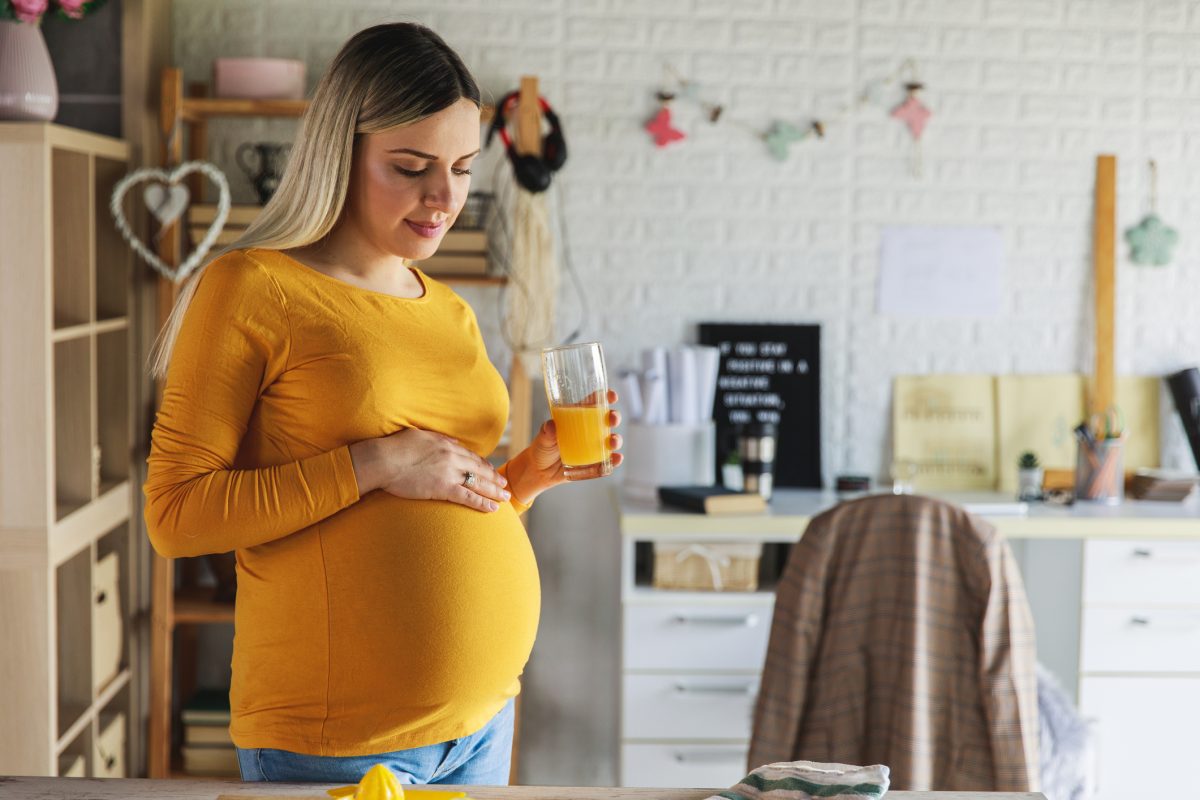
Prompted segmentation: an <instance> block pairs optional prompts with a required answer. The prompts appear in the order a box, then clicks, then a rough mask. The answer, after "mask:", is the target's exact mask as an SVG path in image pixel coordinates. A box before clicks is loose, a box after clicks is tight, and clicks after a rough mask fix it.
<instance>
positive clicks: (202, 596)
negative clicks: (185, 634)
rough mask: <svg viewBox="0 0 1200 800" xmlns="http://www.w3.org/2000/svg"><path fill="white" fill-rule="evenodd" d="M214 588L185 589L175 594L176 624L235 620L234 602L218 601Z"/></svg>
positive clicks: (200, 623)
mask: <svg viewBox="0 0 1200 800" xmlns="http://www.w3.org/2000/svg"><path fill="white" fill-rule="evenodd" d="M211 595H212V590H211V589H207V590H198V591H197V590H185V591H179V592H177V593H176V594H175V614H174V615H173V618H174V621H175V624H176V625H203V624H207V623H213V622H233V603H218V602H216V601H214V600H213V599H212V596H211Z"/></svg>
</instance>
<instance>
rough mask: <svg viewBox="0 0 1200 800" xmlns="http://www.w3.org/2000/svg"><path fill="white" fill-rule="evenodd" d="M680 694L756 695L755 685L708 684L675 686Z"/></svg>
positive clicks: (679, 684) (681, 684)
mask: <svg viewBox="0 0 1200 800" xmlns="http://www.w3.org/2000/svg"><path fill="white" fill-rule="evenodd" d="M675 691H676V692H678V693H679V694H746V695H752V694H754V684H753V683H725V684H721V683H706V684H699V685H696V686H688V685H687V684H686V683H677V684H675Z"/></svg>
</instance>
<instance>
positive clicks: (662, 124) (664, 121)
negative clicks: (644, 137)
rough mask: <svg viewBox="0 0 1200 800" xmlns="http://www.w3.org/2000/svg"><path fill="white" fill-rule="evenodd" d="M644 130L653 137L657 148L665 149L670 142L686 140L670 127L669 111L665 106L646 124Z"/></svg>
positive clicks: (682, 134)
mask: <svg viewBox="0 0 1200 800" xmlns="http://www.w3.org/2000/svg"><path fill="white" fill-rule="evenodd" d="M646 130H648V131H649V132H650V135H651V136H653V137H654V144H655V146H657V147H666V146H667V145H669V144H670V143H671V142H678V141H682V140H683V139H686V138H687V136H686V135H685V134H684V132H683V131H681V130H679V129H677V128H673V127H671V109H669V108H667V107H666V106H663V107H662V108H660V109H659V110H658V113H657V114H655V115H654V118H653V119H652V120H650V121H649V122H647V123H646Z"/></svg>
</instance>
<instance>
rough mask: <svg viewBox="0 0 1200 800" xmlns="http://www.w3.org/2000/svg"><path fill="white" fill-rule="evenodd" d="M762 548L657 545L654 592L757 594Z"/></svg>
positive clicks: (751, 545)
mask: <svg viewBox="0 0 1200 800" xmlns="http://www.w3.org/2000/svg"><path fill="white" fill-rule="evenodd" d="M761 558H762V544H761V543H759V542H753V543H746V544H743V543H737V544H726V543H723V542H704V543H699V542H693V543H680V544H673V543H667V542H655V543H654V588H656V589H685V590H688V591H716V592H722V591H724V592H753V591H755V590H756V589H758V562H759V560H760V559H761Z"/></svg>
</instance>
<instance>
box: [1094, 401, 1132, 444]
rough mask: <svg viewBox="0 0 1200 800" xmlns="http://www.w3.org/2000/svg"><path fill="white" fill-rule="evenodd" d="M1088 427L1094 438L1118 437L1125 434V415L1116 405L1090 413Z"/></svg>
mask: <svg viewBox="0 0 1200 800" xmlns="http://www.w3.org/2000/svg"><path fill="white" fill-rule="evenodd" d="M1088 427H1089V428H1091V430H1092V435H1093V436H1094V437H1095V438H1096V439H1120V438H1121V437H1122V436H1124V435H1125V416H1124V414H1122V413H1121V409H1119V408H1118V407H1117V406H1109V407H1108V408H1106V409H1104V410H1103V411H1100V412H1097V413H1095V414H1092V416H1091V417H1090V418H1089V419H1088Z"/></svg>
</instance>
